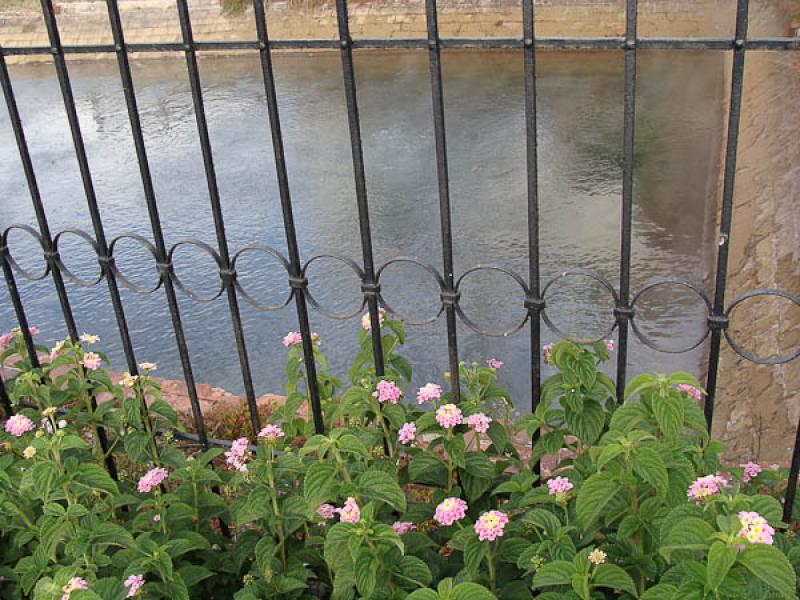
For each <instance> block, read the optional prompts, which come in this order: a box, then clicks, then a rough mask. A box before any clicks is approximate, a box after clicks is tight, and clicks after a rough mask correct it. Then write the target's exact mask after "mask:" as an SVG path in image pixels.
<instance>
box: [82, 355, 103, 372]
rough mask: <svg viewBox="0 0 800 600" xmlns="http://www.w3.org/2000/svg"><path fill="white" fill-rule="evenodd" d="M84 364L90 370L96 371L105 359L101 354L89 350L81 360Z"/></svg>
mask: <svg viewBox="0 0 800 600" xmlns="http://www.w3.org/2000/svg"><path fill="white" fill-rule="evenodd" d="M81 362H82V363H83V366H84V367H85V368H87V369H89V370H90V371H95V370H97V369H99V368H100V365H102V364H103V359H101V358H100V355H99V354H96V353H94V352H87V353H86V354H84V355H83V360H82V361H81Z"/></svg>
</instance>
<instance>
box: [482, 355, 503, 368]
mask: <svg viewBox="0 0 800 600" xmlns="http://www.w3.org/2000/svg"><path fill="white" fill-rule="evenodd" d="M486 364H487V365H489V368H490V369H494V370H495V371H497V369H499V368H500V367H502V366H503V361H502V360H497V359H496V358H490V359H489V360H487V361H486Z"/></svg>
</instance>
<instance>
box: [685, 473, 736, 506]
mask: <svg viewBox="0 0 800 600" xmlns="http://www.w3.org/2000/svg"><path fill="white" fill-rule="evenodd" d="M726 487H728V481H727V480H726V479H725V478H723V477H720V476H719V475H706V476H705V477H700V478H698V479H697V480H696V481H695V482H694V483H693V484H692V485H691V486H689V489H688V490H687V491H686V495H687V496H688V497H689V499H690V500H694V501H695V502H697V503H698V504H699V503H700V502H701V501H703V500H704V499H705V498H708V497H709V496H713V495H715V494H719V493H720V492H721V491H722V489H723V488H726Z"/></svg>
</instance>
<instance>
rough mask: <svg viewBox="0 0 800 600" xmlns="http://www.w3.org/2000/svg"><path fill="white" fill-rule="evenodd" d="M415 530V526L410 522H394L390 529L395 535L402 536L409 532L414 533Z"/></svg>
mask: <svg viewBox="0 0 800 600" xmlns="http://www.w3.org/2000/svg"><path fill="white" fill-rule="evenodd" d="M416 528H417V526H416V525H414V523H412V522H411V521H395V522H394V523H392V529H394V531H395V533H396V534H397V535H404V534H406V533H408V532H410V531H414V530H415V529H416Z"/></svg>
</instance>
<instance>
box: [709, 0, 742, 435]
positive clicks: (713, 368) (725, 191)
mask: <svg viewBox="0 0 800 600" xmlns="http://www.w3.org/2000/svg"><path fill="white" fill-rule="evenodd" d="M748 7H749V3H748V0H738V2H737V5H736V34H735V36H736V43H735V47H734V50H733V66H732V77H731V96H730V106H729V112H728V135H727V142H726V147H725V171H724V175H723V188H722V214H721V217H720V225H719V246H718V251H717V270H716V280H715V281H716V283H715V287H714V305H713V308H712V311H711V315H710V316H709V320H708V325H709V328H710V329H711V343H710V345H709V352H708V377H707V379H706V393H707V394H708V395H707V396H706V402H705V407H704V412H705V417H706V425H707V426H708V430H709V431H711V424H712V421H713V419H714V400H715V397H716V393H717V371H718V369H719V353H720V346H721V341H722V330H723V328H725V327H727V324H728V319H727V317H726V315H725V284H726V282H727V278H728V251H729V248H730V235H731V223H732V221H733V192H734V185H735V179H736V152H737V150H738V146H739V119H740V116H741V111H742V89H743V87H744V55H745V48H746V45H747V44H746V40H747V20H748Z"/></svg>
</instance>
